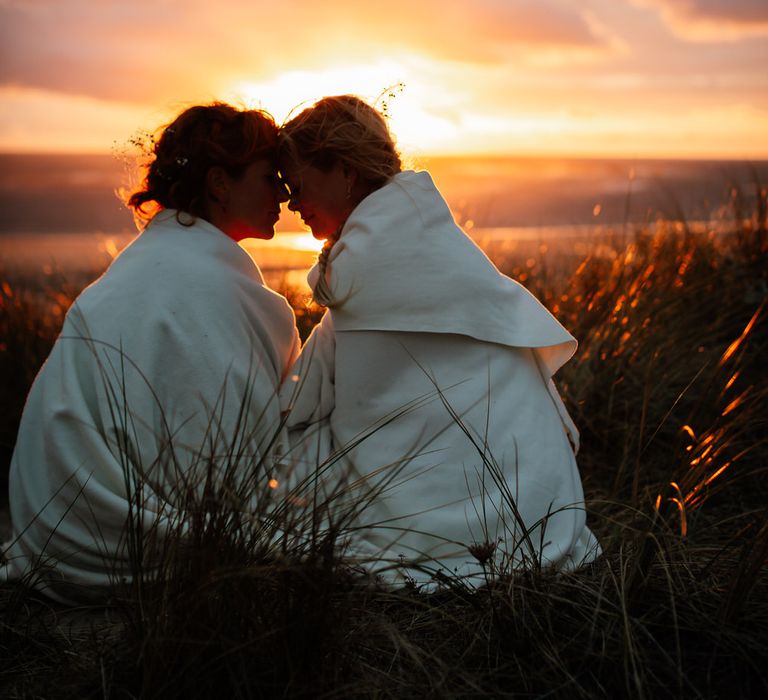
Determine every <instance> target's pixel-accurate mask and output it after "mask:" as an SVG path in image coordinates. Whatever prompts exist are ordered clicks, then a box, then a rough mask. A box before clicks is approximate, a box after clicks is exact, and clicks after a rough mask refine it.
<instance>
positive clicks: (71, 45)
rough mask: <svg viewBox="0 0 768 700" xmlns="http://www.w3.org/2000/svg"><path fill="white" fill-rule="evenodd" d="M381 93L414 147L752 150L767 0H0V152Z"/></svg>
mask: <svg viewBox="0 0 768 700" xmlns="http://www.w3.org/2000/svg"><path fill="white" fill-rule="evenodd" d="M398 83H403V84H404V87H403V89H402V91H398V94H397V95H396V96H395V97H394V98H392V99H391V101H390V111H391V115H392V127H393V130H394V131H395V133H396V135H397V137H398V140H399V143H400V146H401V148H402V149H403V150H404V151H405V152H406V153H412V154H414V155H419V154H424V155H432V154H443V153H451V154H455V153H500V154H557V155H593V156H611V155H616V156H627V157H635V156H637V157H644V156H650V157H658V156H662V157H663V156H683V157H724V158H752V159H756V158H768V2H767V1H766V0H471V1H470V0H458V1H453V2H449V1H447V0H441V1H440V2H438V1H436V0H388V1H387V2H383V3H370V4H369V3H362V2H351V1H342V0H324V1H323V2H317V1H316V0H284V2H282V3H280V2H269V3H267V2H257V1H254V0H250V1H248V0H219V2H211V1H210V0H131V1H129V2H111V1H109V0H0V150H2V151H16V152H23V151H44V152H45V151H61V152H105V153H108V152H110V151H112V150H113V148H114V147H115V145H116V144H117V146H118V147H119V145H120V144H124V143H126V142H127V141H128V139H130V137H131V135H132V134H133V133H135V132H136V130H137V129H139V128H147V129H151V128H154V127H156V126H158V125H159V124H161V123H163V122H164V121H167V120H168V119H169V118H170V117H171V116H172V115H173V114H174V113H175V112H177V111H179V109H181V108H182V107H184V106H186V105H188V104H191V103H194V102H198V101H210V100H212V99H215V98H218V99H225V100H232V101H238V102H241V103H243V102H244V103H246V104H249V105H254V106H261V107H264V108H266V109H268V110H269V111H271V112H272V113H273V114H274V116H275V117H276V118H277V119H278V120H282V119H283V118H284V117H285V116H286V115H287V114H288V113H289V112H290V110H291V109H292V108H295V107H296V106H297V105H300V104H301V103H306V102H308V101H312V100H314V99H316V98H318V97H321V96H322V95H324V94H338V93H341V92H352V93H356V94H359V95H361V96H363V97H366V98H369V99H371V100H374V99H376V97H377V96H378V95H379V94H380V93H382V91H385V90H386V88H387V87H389V86H392V85H396V84H398Z"/></svg>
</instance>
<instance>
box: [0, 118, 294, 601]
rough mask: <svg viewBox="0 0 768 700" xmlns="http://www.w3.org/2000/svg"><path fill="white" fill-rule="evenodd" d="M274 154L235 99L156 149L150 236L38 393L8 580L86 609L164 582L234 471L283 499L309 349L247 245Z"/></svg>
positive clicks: (68, 333) (119, 267) (14, 489)
mask: <svg viewBox="0 0 768 700" xmlns="http://www.w3.org/2000/svg"><path fill="white" fill-rule="evenodd" d="M276 147H277V127H276V125H275V123H274V121H273V119H272V118H271V117H270V116H269V115H268V114H266V113H263V112H260V111H254V110H238V109H235V108H234V107H231V106H229V105H227V104H223V103H214V104H210V105H199V106H194V107H191V108H189V109H187V110H185V111H184V112H182V113H181V114H180V115H179V116H178V117H176V119H175V120H174V121H173V122H172V123H171V124H169V125H168V126H167V127H166V128H165V129H164V130H163V131H162V132H161V134H160V136H159V138H158V140H157V141H156V142H154V141H153V148H152V152H151V158H150V162H149V164H148V166H147V171H146V179H145V181H144V183H143V186H142V187H140V188H139V189H138V190H137V191H136V192H134V193H133V194H132V195H131V196H130V198H129V200H128V204H129V206H130V207H132V208H133V209H134V211H135V212H136V213H137V215H138V217H139V218H142V219H144V220H145V222H146V225H145V227H144V229H143V231H142V232H141V233H140V235H139V236H138V237H137V238H136V239H135V240H134V241H133V242H132V243H131V244H130V245H129V246H128V247H127V248H126V249H125V250H124V251H123V252H122V253H121V254H120V255H119V256H118V257H117V258H116V259H115V260H114V261H113V263H112V264H111V266H110V267H109V269H108V270H107V271H106V272H105V273H104V274H103V275H102V276H101V278H99V279H98V280H97V281H96V282H94V283H93V284H92V285H91V286H90V287H88V288H87V289H86V290H85V291H83V292H82V294H81V295H80V296H79V297H78V298H77V299H76V300H75V302H74V303H73V304H72V307H71V308H70V310H69V312H68V314H67V317H66V319H65V322H64V327H63V329H62V331H61V334H60V336H59V337H58V339H57V341H56V343H55V345H54V347H53V349H52V351H51V354H50V356H49V357H48V359H47V361H46V363H45V365H44V366H43V367H42V369H41V370H40V373H39V374H38V376H37V378H36V379H35V382H34V384H33V386H32V389H31V391H30V393H29V396H28V398H27V402H26V405H25V408H24V413H23V416H22V419H21V426H20V429H19V433H18V439H17V442H16V447H15V451H14V454H13V458H12V464H11V472H10V487H9V490H10V507H11V516H12V522H13V529H14V537H13V542H12V544H11V545H10V547H8V548H7V549H6V551H5V553H4V554H5V559H6V560H7V564H6V566H4V567H2V568H3V569H4V570H5V575H6V576H7V577H11V578H15V577H21V576H24V575H25V574H28V575H30V576H32V577H34V581H35V582H36V583H37V585H38V586H39V587H40V588H41V589H43V590H44V591H45V592H46V593H47V594H49V595H51V596H53V597H56V598H58V599H61V600H67V601H71V600H78V599H80V598H82V597H87V596H90V595H92V594H93V593H94V591H102V590H103V589H105V588H108V587H109V586H110V584H113V583H116V582H120V581H124V580H126V579H130V578H131V576H132V575H133V573H134V572H135V571H137V568H138V569H141V568H142V567H147V570H151V569H152V566H153V559H152V556H153V552H154V553H155V554H156V553H157V552H158V551H159V550H158V547H160V546H162V543H163V537H164V535H165V533H166V531H168V530H169V528H178V527H179V523H177V522H176V520H175V518H176V512H177V511H176V508H177V506H179V507H180V506H182V505H184V503H185V500H186V499H187V498H188V497H189V496H190V490H191V491H192V492H194V491H195V490H196V489H198V488H201V489H202V488H203V486H204V485H206V484H207V485H208V486H210V485H211V483H212V480H213V482H215V481H216V480H217V479H218V478H220V477H221V478H223V477H224V476H225V475H226V478H227V479H230V481H231V482H232V483H230V486H232V485H235V486H236V485H238V484H240V485H242V486H243V488H249V489H250V490H251V491H252V492H253V494H254V497H257V496H258V494H259V493H260V492H261V493H263V492H264V491H265V490H267V491H268V489H265V488H263V487H265V485H266V484H267V482H268V481H269V480H270V478H271V476H272V474H271V471H272V465H273V462H274V461H275V460H277V459H278V458H279V455H277V454H275V452H276V447H278V446H282V447H285V444H284V436H283V435H282V433H281V428H280V426H281V418H280V409H279V403H278V400H277V390H278V387H279V385H280V381H281V380H282V378H283V377H284V375H285V372H286V369H287V368H288V367H290V365H291V364H292V363H293V361H294V359H295V357H296V355H297V354H298V346H299V342H298V334H297V331H296V326H295V319H294V316H293V312H292V311H291V308H290V307H289V305H288V304H287V302H286V300H285V299H284V298H283V297H282V296H280V295H278V294H276V293H274V292H272V291H271V290H269V289H268V288H267V287H265V285H264V281H263V278H262V276H261V273H260V271H259V269H258V267H256V265H255V264H254V262H253V260H252V259H251V258H250V257H249V256H248V254H247V253H246V252H245V251H244V250H243V249H242V248H241V247H240V246H239V245H238V244H237V242H238V241H240V240H241V239H243V238H246V237H255V238H262V239H268V238H272V236H273V235H274V224H275V222H276V221H277V219H278V217H279V215H280V204H281V202H283V201H285V200H286V196H285V195H284V189H283V187H282V185H281V184H280V182H279V180H278V177H277V169H276V154H277V150H276ZM212 475H213V476H212ZM260 488H261V491H259V489H260ZM209 497H212V496H211V495H210V494H209ZM233 507H234V506H233Z"/></svg>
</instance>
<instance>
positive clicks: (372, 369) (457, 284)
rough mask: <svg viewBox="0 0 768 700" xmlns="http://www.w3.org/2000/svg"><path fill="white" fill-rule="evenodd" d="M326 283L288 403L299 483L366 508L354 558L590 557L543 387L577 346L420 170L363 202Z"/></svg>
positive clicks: (456, 565)
mask: <svg viewBox="0 0 768 700" xmlns="http://www.w3.org/2000/svg"><path fill="white" fill-rule="evenodd" d="M318 279H319V269H318V267H315V268H313V270H312V271H311V272H310V275H309V280H310V284H311V285H313V286H315V285H317V283H318ZM326 283H327V285H328V288H329V290H330V295H331V298H332V301H331V304H330V311H329V313H328V314H326V317H325V318H324V319H323V322H322V323H321V324H320V325H319V326H318V328H316V329H315V331H314V332H313V334H312V336H311V337H310V340H309V341H308V343H307V345H306V346H305V348H304V349H303V351H302V356H301V358H300V360H299V362H298V363H297V365H296V366H295V369H294V372H293V373H292V375H293V380H294V381H293V382H292V383H290V384H288V385H287V386H286V387H285V389H284V390H283V401H284V406H285V408H289V409H290V410H291V414H290V416H289V425H290V426H291V427H292V428H293V433H292V434H293V436H294V438H295V453H296V454H297V462H298V463H299V464H301V465H303V468H304V471H303V472H302V471H301V469H300V473H303V474H304V475H306V476H308V477H309V478H310V479H311V478H312V476H313V474H312V470H311V465H312V463H313V462H314V464H315V466H316V465H317V463H318V461H319V462H320V463H322V462H323V461H324V460H325V463H324V464H321V466H320V468H319V470H318V472H317V473H318V475H319V479H318V480H317V481H318V482H319V483H321V484H322V487H323V489H324V491H326V492H333V490H334V489H335V488H336V486H337V484H343V485H344V486H343V487H342V488H343V489H345V491H346V495H347V496H348V497H349V499H350V500H354V499H355V498H359V497H367V498H369V499H371V504H370V506H369V507H367V508H366V509H365V510H364V511H363V512H361V513H360V514H359V515H358V516H357V517H356V518H355V519H354V522H353V523H351V525H352V527H353V529H354V531H355V536H354V537H353V544H352V548H353V550H354V551H357V552H359V553H360V554H361V556H363V557H368V558H369V559H371V561H372V563H371V566H373V568H374V570H377V571H380V572H381V571H383V570H385V569H387V567H390V568H389V570H388V572H387V573H386V576H387V577H388V578H394V579H395V580H397V579H398V578H399V579H402V577H403V576H407V577H413V578H415V579H417V580H425V576H426V577H427V578H428V576H429V573H430V572H434V571H435V570H437V569H443V570H448V571H455V572H458V573H461V574H466V575H467V576H473V575H478V574H480V573H481V567H480V565H479V562H478V560H477V558H476V557H474V556H473V555H472V554H471V553H470V550H471V549H474V545H475V544H476V543H480V544H484V543H485V544H487V545H488V546H489V547H491V549H493V548H494V546H495V550H494V553H493V556H492V557H491V559H492V560H493V561H494V562H495V564H496V565H501V566H521V565H524V564H527V563H531V562H534V561H535V562H538V563H541V564H544V565H552V566H555V567H557V568H563V569H567V568H571V567H573V566H577V565H579V564H580V563H582V562H584V561H589V560H591V559H592V558H594V557H595V556H597V554H598V552H599V546H598V545H597V542H596V541H595V539H594V537H593V536H592V534H591V532H590V531H589V529H588V528H587V527H586V518H585V511H584V504H583V494H582V489H581V481H580V477H579V474H578V470H577V467H576V462H575V459H574V448H575V447H576V446H577V444H578V432H577V431H576V428H575V426H574V425H573V423H572V421H571V419H570V417H569V416H568V414H567V411H566V410H565V407H564V406H563V403H562V401H561V400H560V397H559V395H558V393H557V391H556V390H555V388H554V384H553V383H552V380H551V377H552V374H553V373H554V372H555V371H556V370H557V369H558V368H559V367H560V366H561V365H562V364H563V363H564V362H565V361H567V359H568V358H569V357H570V356H571V355H572V354H573V352H574V350H575V347H576V341H575V340H574V339H573V338H572V336H571V335H570V334H569V333H568V332H567V331H566V330H565V329H564V328H563V327H562V326H561V325H560V324H559V323H558V322H557V320H556V319H555V318H554V317H553V316H552V315H551V314H550V313H549V312H548V311H547V310H546V309H545V307H544V306H542V305H541V304H540V303H539V302H538V301H537V300H536V299H535V298H534V297H533V296H532V295H531V294H530V293H529V292H528V291H527V290H526V289H525V288H524V287H522V286H521V285H519V284H517V283H516V282H514V281H513V280H511V279H509V278H508V277H506V276H504V275H502V274H501V273H500V272H499V271H498V270H497V269H496V268H495V267H494V266H493V264H492V263H491V262H490V261H489V260H488V258H487V257H486V256H485V255H484V254H483V253H482V251H480V249H479V248H478V247H477V246H476V245H475V244H474V243H473V242H472V241H471V240H470V239H469V238H468V237H467V236H466V235H465V234H464V233H463V232H462V231H461V229H460V228H459V227H458V226H456V224H455V223H454V221H453V219H452V217H451V214H450V212H449V210H448V207H447V205H446V204H445V202H444V200H443V198H442V196H441V195H440V193H439V192H438V191H437V189H436V188H435V186H434V184H433V183H432V180H431V178H430V176H429V175H428V174H427V173H424V172H420V173H415V172H404V173H400V174H398V175H396V176H395V177H394V178H393V179H392V180H391V181H390V183H388V184H387V185H386V186H385V187H383V188H382V189H380V190H378V191H376V192H374V193H373V194H371V195H370V196H369V197H367V198H366V199H365V200H363V202H361V204H360V205H359V206H358V207H357V208H356V209H355V211H354V212H353V213H352V215H351V216H350V217H349V219H348V220H347V222H346V224H345V226H344V228H343V230H342V232H341V236H340V238H339V240H338V242H337V243H336V245H335V246H334V248H333V249H332V251H331V253H330V256H329V264H328V268H327V273H326ZM297 436H299V437H297ZM568 436H570V438H571V443H573V445H571V444H569V441H568ZM308 464H309V465H310V466H309V467H308V466H307V465H308ZM488 565H490V564H489V563H488V562H486V566H488Z"/></svg>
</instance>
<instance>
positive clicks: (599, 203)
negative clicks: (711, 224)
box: [0, 154, 768, 274]
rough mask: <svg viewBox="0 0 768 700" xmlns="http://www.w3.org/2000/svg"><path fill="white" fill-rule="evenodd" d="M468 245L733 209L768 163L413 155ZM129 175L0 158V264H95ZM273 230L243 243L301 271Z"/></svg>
mask: <svg viewBox="0 0 768 700" xmlns="http://www.w3.org/2000/svg"><path fill="white" fill-rule="evenodd" d="M413 165H414V166H415V167H417V168H426V169H428V170H429V171H430V172H431V173H432V176H433V178H434V180H435V183H436V184H437V186H438V187H439V189H440V190H441V191H442V192H443V194H444V195H445V197H446V199H447V201H448V203H449V205H450V207H451V209H452V211H453V213H454V216H455V217H456V219H457V220H458V221H459V222H460V223H461V224H462V225H463V226H464V227H465V229H466V230H467V231H468V232H469V233H470V235H473V236H474V237H475V238H476V240H478V241H481V242H483V241H488V240H497V241H498V240H500V239H526V238H528V239H532V238H548V239H557V238H568V237H571V236H575V235H578V236H583V235H585V232H586V233H587V234H588V232H589V231H590V230H596V231H598V230H605V229H606V228H610V227H616V226H625V225H627V224H644V223H648V222H653V221H655V220H657V219H658V218H673V219H680V218H682V219H685V220H686V221H689V222H691V221H710V220H722V219H725V218H727V217H729V216H733V207H732V206H731V204H732V203H733V202H734V201H740V202H741V204H742V207H743V211H745V212H749V211H750V210H751V209H753V207H754V201H755V197H756V193H757V192H758V191H760V190H765V188H766V187H768V161H756V162H751V163H750V162H745V161H705V160H701V161H695V160H687V161H681V160H628V159H625V160H621V159H571V158H562V159H561V158H549V157H548V158H513V157H462V158H457V157H442V158H422V159H420V160H419V161H418V162H416V163H414V164H413ZM132 177H133V178H134V181H135V178H136V173H135V172H133V171H132V170H131V169H129V168H128V167H127V166H126V164H125V162H124V161H120V160H118V159H117V158H114V157H112V156H109V155H15V154H0V266H1V267H2V269H4V270H6V271H7V270H9V269H14V268H21V267H24V268H30V269H34V268H44V267H46V266H51V265H53V266H59V267H72V266H78V265H79V266H88V265H96V266H98V265H100V264H102V265H103V263H104V260H108V259H109V258H110V257H112V256H114V255H115V254H116V253H117V252H118V251H119V250H120V249H121V248H122V247H123V246H124V245H126V244H127V243H128V242H129V241H130V240H131V238H132V237H133V236H135V235H136V228H135V226H134V223H133V220H132V216H131V214H130V212H129V211H128V210H127V209H126V208H125V206H123V204H122V203H121V201H120V199H119V198H118V196H117V191H118V189H119V188H121V187H126V186H128V185H129V183H130V180H131V178H132ZM283 210H284V214H283V217H282V218H281V220H280V222H279V223H278V227H277V231H278V232H277V235H276V237H275V239H274V240H273V241H271V242H269V243H264V242H260V241H259V242H254V243H253V244H252V245H250V246H249V252H251V253H252V254H253V255H254V257H255V258H256V259H257V261H258V262H259V264H260V265H261V266H262V268H263V269H265V271H266V272H267V273H272V274H275V273H276V272H278V271H280V270H283V269H284V270H288V271H291V270H294V271H299V270H301V269H306V267H307V266H308V265H309V264H310V263H311V261H312V257H313V244H312V242H311V240H310V238H311V237H309V236H308V235H307V232H306V231H302V228H303V227H302V224H301V221H300V219H298V218H297V217H296V216H295V215H293V214H291V213H290V212H288V211H287V209H286V208H285V207H283Z"/></svg>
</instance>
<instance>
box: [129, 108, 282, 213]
mask: <svg viewBox="0 0 768 700" xmlns="http://www.w3.org/2000/svg"><path fill="white" fill-rule="evenodd" d="M160 131H161V133H160V136H159V138H158V139H157V140H156V141H154V142H153V144H154V145H153V147H152V149H151V150H152V153H151V161H150V162H149V164H148V165H147V166H146V175H145V177H144V181H143V183H142V185H141V187H140V188H139V189H138V190H136V191H135V192H133V193H131V194H130V195H129V197H128V198H127V201H126V204H127V205H128V206H129V207H130V208H131V209H133V210H134V216H135V217H136V218H137V219H139V220H144V221H146V220H147V219H150V218H151V217H152V216H153V215H154V214H156V213H157V211H158V210H160V209H177V210H178V211H179V212H186V213H187V214H191V215H192V217H203V218H205V214H206V211H205V208H206V201H205V190H206V177H207V175H208V171H209V170H210V169H211V168H212V167H215V166H219V167H221V168H223V169H224V171H225V172H226V173H227V174H228V175H229V176H230V177H233V178H235V179H237V178H239V177H241V176H242V175H243V173H244V172H245V170H246V169H247V168H248V166H249V165H250V164H251V163H253V162H254V161H257V160H260V159H262V158H267V159H270V160H273V161H276V159H277V126H276V125H275V121H274V119H273V118H272V116H271V115H270V114H268V113H267V112H264V111H261V110H250V109H249V110H241V109H237V108H235V107H232V106H231V105H228V104H226V103H223V102H214V103H212V104H208V105H196V106H194V107H190V108H188V109H186V110H184V111H183V112H182V113H181V114H179V116H177V117H176V119H174V120H173V121H172V122H171V123H170V124H168V125H167V126H165V127H163V128H161V130H160ZM190 223H191V222H190Z"/></svg>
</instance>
